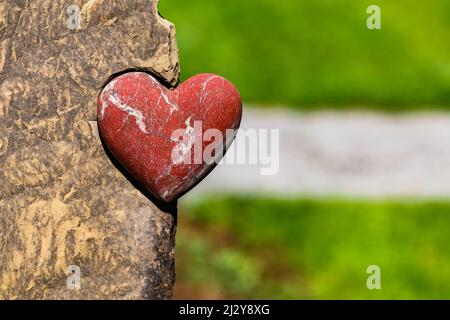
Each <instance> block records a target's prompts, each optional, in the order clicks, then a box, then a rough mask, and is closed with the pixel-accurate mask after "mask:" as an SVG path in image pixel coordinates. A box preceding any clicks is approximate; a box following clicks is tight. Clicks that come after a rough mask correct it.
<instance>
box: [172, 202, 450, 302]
mask: <svg viewBox="0 0 450 320" xmlns="http://www.w3.org/2000/svg"><path fill="white" fill-rule="evenodd" d="M180 211H181V213H180V215H179V226H178V235H177V252H176V255H177V284H176V288H177V289H176V293H175V298H183V297H184V298H262V299H265V298H266V299H267V298H270V299H281V298H286V299H294V298H297V299H298V298H304V299H335V298H337V299H360V298H368V299H379V298H386V299H432V298H435V299H448V298H449V297H450V249H449V248H450V232H448V230H449V228H450V214H449V213H450V203H448V202H445V201H440V202H430V201H428V202H426V201H416V202H412V201H409V202H406V201H405V202H403V201H400V200H398V201H394V200H390V201H379V202H366V201H352V200H342V199H327V200H321V201H319V200H309V199H297V200H280V199H269V198H257V197H251V198H244V197H214V198H210V199H209V200H206V199H205V200H198V201H196V202H189V203H184V205H182V207H181V210H180ZM369 265H378V266H380V268H381V275H382V277H381V279H382V280H381V285H382V289H381V290H368V289H367V287H366V279H367V277H368V276H369V275H368V274H366V269H367V267H368V266H369Z"/></svg>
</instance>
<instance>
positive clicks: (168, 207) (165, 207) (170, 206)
mask: <svg viewBox="0 0 450 320" xmlns="http://www.w3.org/2000/svg"><path fill="white" fill-rule="evenodd" d="M100 140H101V142H102V147H103V150H104V151H105V153H106V155H107V156H108V158H109V160H111V162H112V164H113V165H114V166H115V167H116V169H117V170H119V171H120V172H121V173H122V174H123V175H124V176H125V177H126V178H127V179H128V181H130V183H131V184H132V185H133V186H134V187H135V188H136V189H137V190H139V191H140V192H141V193H142V194H143V195H144V196H145V197H147V199H148V200H150V201H151V202H152V203H153V204H154V205H155V206H156V207H157V208H158V209H159V210H161V211H162V212H164V213H167V214H170V215H171V216H172V217H173V219H174V223H175V226H176V225H177V218H178V215H177V213H178V209H177V205H178V200H174V201H172V202H164V201H161V200H159V199H158V198H156V197H155V196H154V195H153V194H151V193H150V192H149V191H148V190H147V189H146V188H145V187H144V186H142V184H141V183H140V182H139V181H138V180H136V178H134V177H133V176H132V175H131V174H130V173H129V172H128V170H127V169H125V168H124V167H123V166H122V165H121V164H120V162H119V161H118V160H117V159H116V158H115V157H114V155H113V154H112V153H111V151H110V150H109V149H108V147H107V146H106V144H105V142H104V141H103V138H102V135H101V134H100Z"/></svg>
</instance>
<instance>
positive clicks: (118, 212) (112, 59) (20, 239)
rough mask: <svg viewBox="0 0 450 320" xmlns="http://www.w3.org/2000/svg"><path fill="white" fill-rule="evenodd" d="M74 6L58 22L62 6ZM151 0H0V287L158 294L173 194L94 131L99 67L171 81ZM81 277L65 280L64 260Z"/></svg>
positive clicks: (170, 56)
mask: <svg viewBox="0 0 450 320" xmlns="http://www.w3.org/2000/svg"><path fill="white" fill-rule="evenodd" d="M70 5H78V6H79V7H80V8H81V24H80V28H79V29H77V30H70V29H69V28H68V25H67V20H68V18H69V16H68V14H67V8H68V7H69V6H70ZM156 6H157V1H156V0H154V1H152V0H127V1H123V0H90V1H87V0H84V1H83V0H34V1H26V0H0V133H1V134H0V298H3V299H15V298H18V299H27V298H32V299H42V298H44V299H45V298H48V299H71V298H75V299H78V298H81V299H149V298H156V299H159V298H162V299H164V298H170V296H171V293H172V287H173V281H174V263H173V262H174V260H173V250H174V236H175V224H176V204H173V205H171V206H166V207H163V206H162V205H159V204H158V203H156V202H155V201H152V199H151V198H150V196H148V195H146V194H145V193H144V192H141V191H140V190H139V187H138V185H136V184H135V183H134V182H133V181H132V180H131V179H130V178H129V177H128V176H127V175H126V173H125V172H124V171H123V170H122V169H121V168H120V166H119V165H117V164H115V163H114V160H113V159H111V158H110V157H109V156H108V154H107V152H106V150H105V149H104V147H103V146H102V143H101V140H100V138H99V136H98V131H97V123H96V100H97V97H98V94H99V92H100V90H101V88H102V86H103V85H104V84H105V83H106V82H107V80H108V78H109V77H110V76H111V75H113V74H116V73H119V72H123V71H125V70H128V69H144V70H147V71H151V72H152V73H153V74H154V75H156V76H158V77H159V78H160V79H161V80H164V81H165V83H166V84H168V85H175V84H176V83H177V82H178V51H177V48H176V42H175V30H174V27H173V26H172V25H171V24H170V23H168V22H167V21H165V20H163V19H162V18H161V17H160V16H159V15H158V13H157V8H156ZM69 265H77V266H79V267H80V269H81V289H79V290H77V289H74V290H71V289H68V288H67V285H66V280H67V278H68V266H69Z"/></svg>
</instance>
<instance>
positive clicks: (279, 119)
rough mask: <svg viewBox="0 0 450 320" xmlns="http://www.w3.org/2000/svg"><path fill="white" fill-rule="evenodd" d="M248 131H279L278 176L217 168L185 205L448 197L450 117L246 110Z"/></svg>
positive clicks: (257, 170) (247, 168) (254, 168)
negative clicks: (263, 197) (237, 196)
mask: <svg viewBox="0 0 450 320" xmlns="http://www.w3.org/2000/svg"><path fill="white" fill-rule="evenodd" d="M242 128H244V129H246V128H264V129H269V128H278V129H280V169H279V173H278V174H276V175H273V176H261V174H260V166H257V165H219V166H218V167H217V168H216V169H215V170H214V171H213V172H212V173H211V174H210V175H209V176H208V177H207V178H206V179H205V181H203V183H201V184H200V185H199V186H197V187H196V188H195V189H194V190H192V191H191V192H190V193H189V195H188V196H186V198H187V199H193V198H196V197H198V196H200V195H205V194H207V193H210V192H219V193H224V192H227V193H243V192H244V193H246V192H248V193H262V194H266V193H268V194H273V195H276V196H298V195H309V196H348V197H362V198H372V197H376V198H382V197H417V196H419V197H450V114H445V113H410V114H403V115H386V114H377V113H363V112H361V113H337V112H318V113H297V112H294V111H289V110H284V109H278V110H276V109H275V110H274V109H270V110H269V109H267V110H264V109H255V108H252V109H251V108H245V109H244V118H243V123H242ZM238 136H239V135H238Z"/></svg>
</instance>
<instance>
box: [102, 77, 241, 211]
mask: <svg viewBox="0 0 450 320" xmlns="http://www.w3.org/2000/svg"><path fill="white" fill-rule="evenodd" d="M97 114H98V123H99V129H100V133H101V135H102V138H103V140H104V142H105V144H106V145H107V147H108V149H109V150H110V151H111V153H112V154H113V155H114V156H115V157H116V159H117V160H118V161H119V162H120V163H121V164H122V165H123V166H124V167H125V168H126V169H127V170H128V171H129V172H130V173H131V175H133V176H134V177H135V178H136V179H137V180H138V181H139V182H140V183H142V185H143V186H144V187H145V188H146V189H147V190H149V191H150V192H151V193H152V194H153V195H154V196H156V197H157V198H158V199H160V200H163V201H166V202H168V201H173V200H175V199H177V198H179V197H180V196H182V195H183V194H184V193H186V192H187V191H189V190H190V189H191V188H192V187H194V186H195V185H196V184H197V183H199V182H200V181H201V180H202V179H203V178H204V177H205V176H206V175H207V174H208V173H209V172H210V171H211V170H212V169H213V168H214V166H215V163H211V161H207V160H205V159H203V157H202V155H203V152H204V151H205V150H206V148H207V147H208V146H209V147H208V148H209V149H208V150H211V149H214V148H215V147H217V148H218V150H220V152H219V153H217V154H214V152H212V153H211V154H212V156H215V157H216V158H217V159H220V158H221V157H222V156H223V154H224V152H225V149H226V148H227V147H228V146H229V143H230V142H231V141H232V139H228V140H226V133H227V132H226V131H227V129H234V130H237V129H238V128H239V124H240V121H241V116H242V104H241V99H240V95H239V92H238V91H237V89H236V88H235V87H234V86H233V84H231V83H230V82H229V81H227V80H225V79H224V78H222V77H219V76H216V75H212V74H201V75H197V76H195V77H192V78H190V79H189V80H187V81H186V82H184V83H183V84H181V85H180V86H179V87H178V88H176V89H174V90H168V89H166V88H165V87H163V86H162V85H161V84H160V83H159V82H158V81H157V80H156V79H155V78H153V77H152V76H151V75H149V74H147V73H144V72H130V73H126V74H123V75H121V76H119V77H117V78H115V79H113V80H112V81H111V82H109V83H108V84H107V85H106V87H105V88H104V89H103V91H102V92H101V94H100V96H99V99H98V109H97ZM199 121H201V128H200V126H199V124H200V122H199ZM194 127H195V130H194ZM177 129H179V130H178V133H179V134H178V135H175V136H174V131H175V130H177ZM208 129H218V130H219V131H220V133H221V134H222V136H223V138H222V139H211V141H204V140H205V139H202V137H203V135H204V133H205V132H206V131H207V130H208ZM216 132H217V131H216ZM180 133H181V134H180ZM177 136H178V137H179V138H176V137H177ZM174 137H175V138H174ZM232 138H234V135H233V137H232ZM216 140H218V141H216ZM230 140H231V141H230ZM213 147H214V148H213ZM200 149H201V150H200ZM199 150H200V153H199V152H198V151H199ZM199 154H200V158H199ZM189 160H190V161H191V163H187V162H188V161H189Z"/></svg>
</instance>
